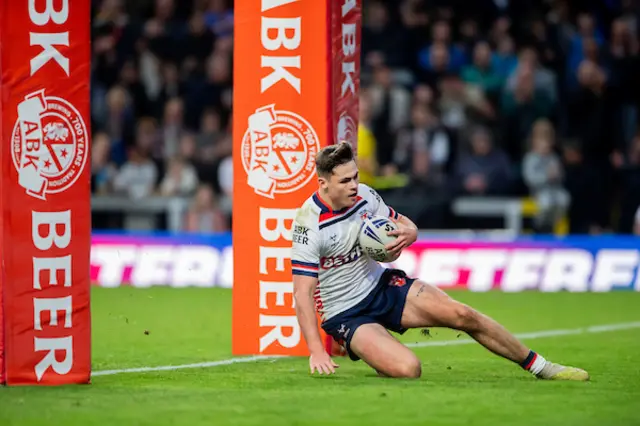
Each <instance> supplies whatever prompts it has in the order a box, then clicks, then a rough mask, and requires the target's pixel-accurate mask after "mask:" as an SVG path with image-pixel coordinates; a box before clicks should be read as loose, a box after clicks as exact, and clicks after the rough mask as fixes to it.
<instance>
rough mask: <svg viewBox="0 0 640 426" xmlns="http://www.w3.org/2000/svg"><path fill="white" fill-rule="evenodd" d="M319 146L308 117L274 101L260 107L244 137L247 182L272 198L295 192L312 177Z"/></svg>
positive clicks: (244, 162) (243, 156) (243, 159)
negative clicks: (280, 106) (276, 104)
mask: <svg viewBox="0 0 640 426" xmlns="http://www.w3.org/2000/svg"><path fill="white" fill-rule="evenodd" d="M319 149H320V142H319V140H318V135H317V134H316V132H315V130H314V129H313V127H311V125H310V124H309V122H308V121H307V120H305V119H304V118H302V117H301V116H299V115H298V114H295V113H293V112H290V111H280V110H276V109H275V108H274V105H269V106H265V107H262V108H258V109H257V110H256V111H255V113H253V114H252V115H251V116H250V117H249V128H248V129H247V131H246V132H245V134H244V137H243V139H242V165H243V166H244V170H245V171H246V172H247V175H248V184H249V185H250V186H251V187H253V188H254V190H255V192H256V193H257V194H259V195H262V196H264V197H269V198H274V195H275V194H276V193H288V192H293V191H295V190H297V189H299V188H301V187H303V186H304V185H306V184H307V183H308V182H309V180H311V178H312V177H313V175H314V173H315V156H316V154H317V153H318V150H319Z"/></svg>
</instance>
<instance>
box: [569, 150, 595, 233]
mask: <svg viewBox="0 0 640 426" xmlns="http://www.w3.org/2000/svg"><path fill="white" fill-rule="evenodd" d="M562 153H563V157H564V169H565V173H564V176H565V178H564V187H565V188H566V189H567V192H568V193H569V198H570V199H571V203H570V205H569V211H568V213H569V232H570V233H571V234H590V233H595V232H596V231H598V230H600V229H602V228H603V227H604V226H605V225H606V219H605V217H606V204H605V198H604V194H603V191H602V183H601V176H600V175H599V173H598V171H597V170H596V169H595V168H593V167H591V166H590V165H589V164H588V163H586V161H585V159H584V155H583V154H582V149H581V147H580V144H579V143H578V142H577V141H575V140H571V141H567V142H565V143H564V144H563V146H562Z"/></svg>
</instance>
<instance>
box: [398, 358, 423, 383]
mask: <svg viewBox="0 0 640 426" xmlns="http://www.w3.org/2000/svg"><path fill="white" fill-rule="evenodd" d="M394 373H395V374H394V376H395V377H397V378H404V379H418V378H420V376H421V375H422V365H421V364H420V360H419V359H418V358H412V359H408V360H406V361H404V362H402V363H401V364H399V365H398V366H397V368H396V371H395V372H394Z"/></svg>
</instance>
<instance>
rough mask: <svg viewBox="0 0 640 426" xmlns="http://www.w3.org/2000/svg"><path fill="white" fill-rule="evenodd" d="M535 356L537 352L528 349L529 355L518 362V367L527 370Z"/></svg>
mask: <svg viewBox="0 0 640 426" xmlns="http://www.w3.org/2000/svg"><path fill="white" fill-rule="evenodd" d="M537 356H538V354H537V353H535V352H534V351H531V350H530V351H529V355H527V358H525V360H524V361H522V362H521V363H520V367H522V368H524V369H525V370H529V369H530V368H531V366H532V365H533V362H534V361H535V360H536V357H537Z"/></svg>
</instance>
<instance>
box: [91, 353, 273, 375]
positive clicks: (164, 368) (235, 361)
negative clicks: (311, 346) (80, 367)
mask: <svg viewBox="0 0 640 426" xmlns="http://www.w3.org/2000/svg"><path fill="white" fill-rule="evenodd" d="M277 358H284V357H278V356H250V357H244V358H231V359H223V360H220V361H211V362H198V363H195V364H181V365H163V366H160V367H139V368H125V369H122V370H102V371H94V372H93V373H91V376H92V377H93V376H113V375H114V374H123V373H147V372H150V371H173V370H184V369H187V368H209V367H219V366H221V365H231V364H238V363H242V362H255V361H262V360H266V359H277Z"/></svg>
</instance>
